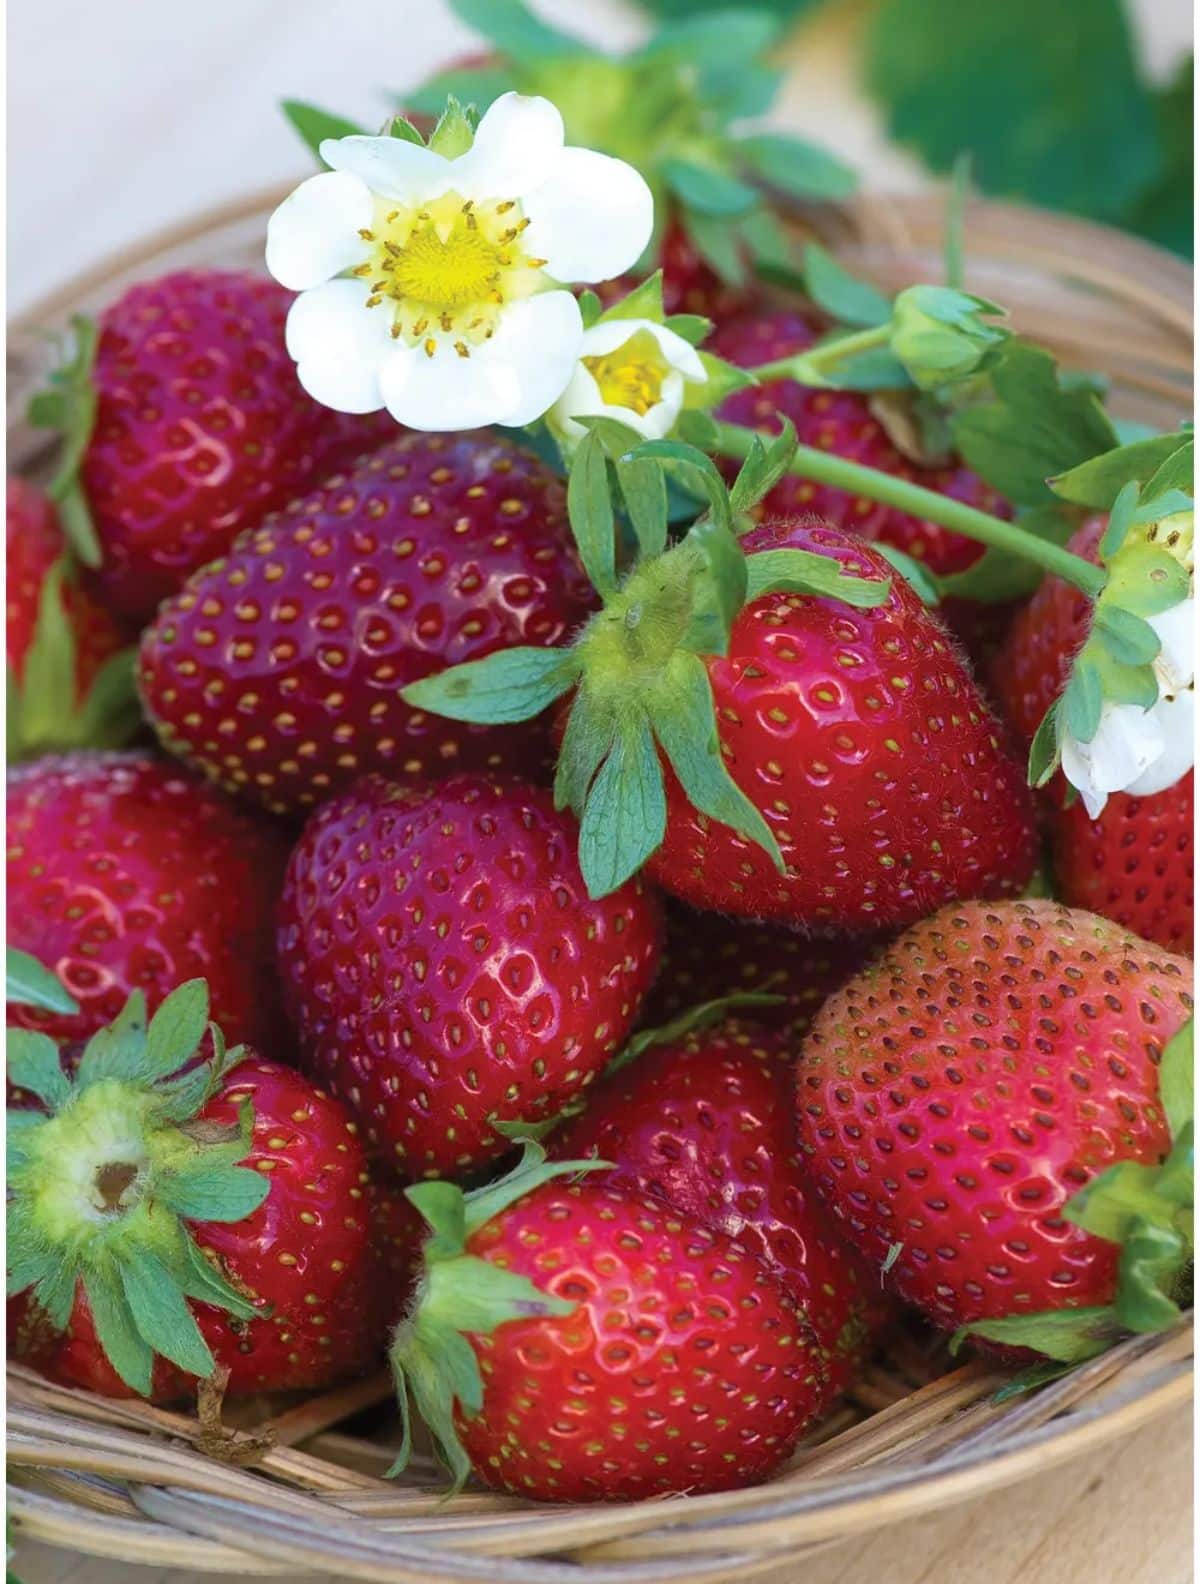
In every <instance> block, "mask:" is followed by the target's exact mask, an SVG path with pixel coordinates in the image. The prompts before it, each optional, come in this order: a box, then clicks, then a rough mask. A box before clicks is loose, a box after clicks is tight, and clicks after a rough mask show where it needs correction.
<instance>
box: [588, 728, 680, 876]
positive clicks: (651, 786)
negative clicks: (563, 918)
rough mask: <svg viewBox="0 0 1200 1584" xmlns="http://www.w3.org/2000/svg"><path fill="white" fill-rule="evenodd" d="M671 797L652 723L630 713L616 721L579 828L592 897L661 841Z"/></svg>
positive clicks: (638, 865)
mask: <svg viewBox="0 0 1200 1584" xmlns="http://www.w3.org/2000/svg"><path fill="white" fill-rule="evenodd" d="M666 829H667V800H666V792H665V789H664V786H663V773H662V766H661V764H660V763H659V759H658V751H657V749H656V748H655V745H654V736H653V734H652V732H651V730H650V723H649V721H648V720H647V719H646V718H645V716H644V715H641V714H637V713H631V714H630V715H629V716H627V717H626V718H624V719H622V720H620V721H618V723H617V729H616V735H615V737H614V739H613V744H612V750H611V752H610V753H609V755H608V757H607V758H606V759H605V761H604V763H603V764H602V765H601V766H600V769H599V772H598V774H597V775H596V778H595V780H594V781H593V782H592V785H591V789H590V790H589V792H588V794H587V800H586V802H585V804H584V808H583V818H582V820H581V821H580V826H579V867H580V870H581V871H582V873H583V879H584V884H585V885H586V886H587V890H588V895H589V896H591V897H602V896H608V895H609V893H610V892H613V891H616V890H617V889H618V888H619V887H620V886H622V885H624V884H625V882H626V880H628V879H630V877H631V876H633V875H635V874H636V873H637V872H638V870H639V869H640V868H641V867H642V865H643V864H644V863H645V862H646V860H647V859H648V858H649V857H650V856H651V855H652V854H653V853H655V852H656V851H657V850H658V848H659V847H660V846H661V845H662V841H663V837H664V836H665V835H666Z"/></svg>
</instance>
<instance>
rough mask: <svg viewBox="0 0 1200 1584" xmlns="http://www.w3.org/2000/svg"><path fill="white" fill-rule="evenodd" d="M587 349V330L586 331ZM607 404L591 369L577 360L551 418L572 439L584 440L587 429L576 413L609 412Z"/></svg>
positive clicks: (584, 349) (584, 348)
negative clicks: (578, 420)
mask: <svg viewBox="0 0 1200 1584" xmlns="http://www.w3.org/2000/svg"><path fill="white" fill-rule="evenodd" d="M584 341H585V346H584V347H583V349H582V350H583V351H586V341H587V331H584ZM607 410H608V408H607V404H606V402H605V400H604V397H603V396H602V395H601V394H600V387H599V385H597V384H596V381H595V379H594V378H593V377H592V373H591V370H590V369H588V368H586V367H585V366H584V364H583V363H582V362H576V364H575V372H574V373H573V374H572V375H571V379H570V382H569V384H568V385H567V388H566V390H565V391H563V393H562V395H561V396H560V397H559V398H558V400H557V401H556V402H555V404H554V408H553V411H552V413H551V418H552V421H553V423H554V426H555V427H556V428H558V429H561V430H562V432H563V434H565V435H566V436H567V437H568V438H569V439H571V440H582V439H583V437H584V435H585V434H586V433H587V431H586V430H585V429H584V427H583V425H582V424H580V423H576V422H575V418H574V414H575V413H603V412H607Z"/></svg>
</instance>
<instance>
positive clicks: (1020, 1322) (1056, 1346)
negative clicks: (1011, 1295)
mask: <svg viewBox="0 0 1200 1584" xmlns="http://www.w3.org/2000/svg"><path fill="white" fill-rule="evenodd" d="M1120 1335H1121V1326H1120V1323H1119V1322H1118V1320H1117V1318H1116V1315H1115V1313H1114V1311H1113V1310H1112V1309H1111V1308H1108V1307H1103V1308H1091V1309H1052V1310H1047V1311H1045V1312H1042V1313H1038V1314H1030V1315H1009V1316H1006V1317H1005V1318H1003V1319H999V1320H976V1321H973V1322H972V1323H971V1324H970V1325H967V1326H963V1327H962V1328H961V1330H959V1331H956V1332H955V1333H954V1337H953V1339H952V1340H951V1344H950V1347H951V1351H952V1352H957V1351H958V1348H959V1347H961V1345H962V1343H963V1341H964V1340H965V1339H966V1338H968V1337H980V1338H982V1339H983V1340H984V1341H985V1342H998V1343H1001V1344H1002V1345H1003V1346H1005V1347H1025V1348H1032V1349H1033V1351H1034V1352H1036V1353H1044V1354H1046V1356H1047V1357H1048V1358H1052V1359H1058V1360H1060V1361H1061V1362H1062V1363H1064V1364H1080V1363H1082V1362H1083V1360H1084V1359H1089V1358H1095V1357H1096V1355H1097V1354H1099V1353H1104V1352H1106V1351H1107V1350H1108V1349H1109V1348H1110V1347H1111V1346H1112V1344H1113V1343H1114V1342H1115V1341H1117V1340H1118V1338H1119V1337H1120Z"/></svg>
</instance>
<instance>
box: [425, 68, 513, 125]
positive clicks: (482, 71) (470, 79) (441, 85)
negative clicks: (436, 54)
mask: <svg viewBox="0 0 1200 1584" xmlns="http://www.w3.org/2000/svg"><path fill="white" fill-rule="evenodd" d="M516 86H517V81H516V76H515V74H514V73H513V71H512V70H511V69H510V68H509V67H508V66H499V65H497V66H465V67H460V68H456V69H452V70H450V71H444V72H438V73H437V74H436V75H435V76H433V77H430V78H429V79H428V80H427V81H426V82H423V83H422V84H421V86H420V87H419V88H413V89H410V90H409V91H408V92H407V93H404V94H401V95H400V96H399V103H400V104H401V105H403V107H404V108H405V109H406V110H409V111H411V112H412V113H413V114H414V115H427V116H435V115H440V114H441V111H442V107H443V106H444V105H445V103H446V100H447V98H449V96H450V95H451V94H453V96H454V97H455V98H456V99H457V100H458V101H459V103H460V104H463V105H472V106H474V108H475V109H476V110H477V111H478V112H479V114H480V115H482V114H483V113H484V111H485V110H487V109H488V107H489V106H490V105H491V104H492V102H493V100H496V99H499V97H500V95H501V94H506V93H511V92H512V90H513V89H514V88H516Z"/></svg>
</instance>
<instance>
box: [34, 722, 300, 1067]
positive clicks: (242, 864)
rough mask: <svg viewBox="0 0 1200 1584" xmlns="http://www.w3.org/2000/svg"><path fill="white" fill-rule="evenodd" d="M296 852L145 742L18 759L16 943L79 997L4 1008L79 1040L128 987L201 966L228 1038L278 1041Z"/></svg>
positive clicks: (162, 984) (155, 987)
mask: <svg viewBox="0 0 1200 1584" xmlns="http://www.w3.org/2000/svg"><path fill="white" fill-rule="evenodd" d="M286 856H287V842H286V839H285V838H284V836H283V835H282V834H281V833H279V832H277V831H276V830H275V829H274V828H272V827H271V826H269V825H266V824H265V823H264V822H262V821H261V820H258V819H256V818H254V817H253V816H252V815H250V814H247V813H245V812H244V811H243V810H241V809H238V808H236V807H235V806H233V805H232V804H230V803H229V802H228V801H227V799H226V798H224V797H223V796H222V794H221V793H220V792H218V791H217V790H216V789H215V788H213V787H210V786H208V785H206V784H205V783H204V782H203V781H201V780H200V779H199V778H198V777H196V776H193V775H191V774H189V772H187V771H186V770H184V769H182V768H181V767H180V766H178V765H174V764H171V763H170V762H169V761H166V760H162V759H158V758H155V757H153V756H152V755H150V754H137V753H128V754H115V753H113V754H100V753H96V754H83V753H80V754H70V755H64V756H62V757H56V758H47V759H40V760H38V761H37V762H36V763H35V764H30V765H25V766H20V767H18V768H17V769H14V770H12V771H10V772H9V778H8V939H9V943H10V945H13V946H19V947H21V948H22V949H23V950H25V951H28V952H30V953H32V955H33V956H34V957H36V958H37V959H38V961H39V962H41V963H43V964H45V966H46V967H48V968H49V969H51V970H52V971H53V972H54V973H55V974H57V975H58V977H59V978H60V979H61V980H62V982H63V983H64V984H65V985H66V986H67V988H68V990H69V991H70V993H71V994H72V995H73V996H74V997H75V998H76V1000H77V1001H78V1002H79V1004H80V1011H79V1013H78V1014H77V1015H75V1016H66V1015H63V1014H57V1013H56V1014H48V1013H45V1012H38V1011H35V1010H33V1009H32V1008H29V1007H19V1008H13V1007H10V1008H9V1020H10V1022H16V1023H19V1024H21V1025H22V1026H24V1027H28V1028H38V1029H44V1030H46V1031H47V1032H48V1033H51V1034H53V1035H54V1036H55V1038H57V1039H63V1040H68V1039H79V1038H82V1037H86V1036H87V1035H89V1034H92V1033H94V1032H95V1031H96V1030H97V1029H98V1028H100V1027H101V1026H102V1025H103V1024H105V1023H107V1022H108V1021H109V1020H110V1019H111V1018H113V1017H115V1016H116V1014H117V1012H119V1011H120V1009H121V1007H122V1006H123V1005H124V1003H125V1001H126V999H127V997H128V996H129V995H130V993H131V992H132V991H133V990H135V989H142V990H144V991H145V993H146V997H147V1000H148V1001H149V1003H150V1005H151V1007H152V1008H153V1007H155V1006H157V1005H158V1003H159V1001H160V1000H161V999H162V997H163V996H164V995H165V994H166V993H167V992H168V991H169V990H170V989H171V988H172V986H174V985H176V984H178V983H179V982H180V981H181V980H183V979H188V978H192V977H195V976H202V977H204V978H207V980H208V981H209V987H210V990H211V994H212V1004H213V1015H214V1017H215V1018H216V1019H217V1020H218V1021H219V1022H220V1024H221V1027H222V1028H223V1029H224V1030H226V1032H227V1033H228V1035H229V1037H230V1038H231V1039H236V1040H242V1039H248V1040H252V1041H253V1042H255V1043H256V1044H260V1045H262V1046H263V1047H265V1048H268V1049H269V1048H271V1042H272V1039H273V1036H274V1034H275V1031H276V1029H277V1026H278V1011H277V1002H278V997H277V991H276V987H275V976H274V962H273V958H274V952H273V944H274V943H273V911H274V906H275V901H276V898H277V897H278V895H279V887H280V883H281V880H282V875H283V866H284V863H285V861H286Z"/></svg>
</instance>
